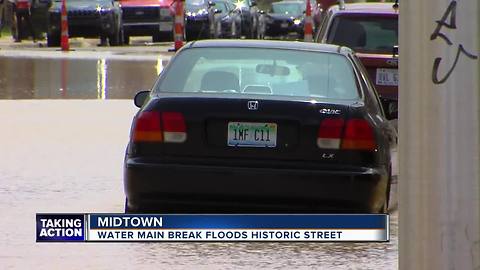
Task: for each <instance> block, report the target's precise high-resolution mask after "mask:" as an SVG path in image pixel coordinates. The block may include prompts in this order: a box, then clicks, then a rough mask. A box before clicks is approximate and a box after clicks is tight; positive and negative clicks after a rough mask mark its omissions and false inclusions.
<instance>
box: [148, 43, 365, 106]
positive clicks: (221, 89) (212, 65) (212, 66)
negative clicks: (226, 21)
mask: <svg viewBox="0 0 480 270" xmlns="http://www.w3.org/2000/svg"><path fill="white" fill-rule="evenodd" d="M154 91H155V92H156V93H161V92H175V93H181V92H184V93H185V92H188V93H191V92H198V93H219V94H222V93H231V94H239V95H243V94H249V95H251V94H261V95H277V96H298V97H318V98H332V99H358V97H359V93H358V88H357V81H356V77H355V75H354V72H353V66H352V63H351V62H350V61H349V60H348V59H347V57H345V56H344V55H340V54H336V53H324V52H311V51H299V50H288V49H263V48H223V47H222V48H192V49H187V50H184V51H182V52H181V53H180V54H178V55H177V56H176V57H175V58H174V60H173V61H172V62H171V63H170V65H169V67H168V69H167V70H166V71H165V72H164V73H162V74H161V75H160V78H159V80H158V81H157V83H156V85H155V87H154Z"/></svg>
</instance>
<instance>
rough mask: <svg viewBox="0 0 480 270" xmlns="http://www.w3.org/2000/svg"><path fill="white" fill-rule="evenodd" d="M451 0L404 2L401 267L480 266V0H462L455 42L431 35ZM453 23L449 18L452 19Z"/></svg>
mask: <svg viewBox="0 0 480 270" xmlns="http://www.w3.org/2000/svg"><path fill="white" fill-rule="evenodd" d="M451 2H454V1H450V0H421V1H420V0H402V1H400V90H399V99H400V100H399V107H400V108H399V109H400V111H399V114H400V115H399V158H400V163H399V170H400V175H399V192H400V194H399V196H400V198H399V227H400V228H399V260H400V261H399V266H400V269H462V270H463V269H480V188H479V187H480V180H479V167H480V166H479V164H480V163H479V121H480V118H479V90H480V89H479V85H478V83H479V61H478V60H472V59H469V58H468V57H466V56H465V55H461V56H460V58H459V60H458V63H457V65H456V68H455V70H454V71H453V72H452V74H451V76H450V78H449V79H448V80H447V81H446V82H445V83H443V84H434V83H433V82H432V67H433V63H434V59H435V58H437V57H441V58H442V61H441V63H440V68H439V77H443V75H444V74H445V73H446V72H447V70H448V69H449V68H450V67H451V66H452V65H453V62H454V60H455V56H456V53H457V49H458V46H459V44H463V46H464V47H465V49H466V50H467V51H469V52H470V53H473V54H475V55H479V54H480V50H479V18H478V16H479V2H478V0H459V1H457V8H456V26H457V29H448V28H446V27H443V28H442V29H441V32H442V33H444V34H445V35H446V36H447V37H448V38H449V39H450V40H451V42H452V43H453V44H452V45H451V46H449V45H448V44H447V43H446V42H445V41H444V40H443V39H442V38H440V37H437V38H436V39H435V40H431V35H432V33H433V32H434V30H435V28H436V27H437V23H436V21H437V20H440V19H441V18H442V16H443V14H444V12H445V11H446V9H447V7H448V6H449V4H450V3H451ZM447 22H449V20H447Z"/></svg>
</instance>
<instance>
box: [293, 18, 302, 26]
mask: <svg viewBox="0 0 480 270" xmlns="http://www.w3.org/2000/svg"><path fill="white" fill-rule="evenodd" d="M293 23H294V24H295V25H299V24H301V23H302V20H300V19H295V20H293Z"/></svg>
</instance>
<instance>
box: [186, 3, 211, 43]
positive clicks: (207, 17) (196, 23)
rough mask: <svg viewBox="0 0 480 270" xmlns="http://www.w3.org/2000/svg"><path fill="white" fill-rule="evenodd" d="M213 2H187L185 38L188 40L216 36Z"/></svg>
mask: <svg viewBox="0 0 480 270" xmlns="http://www.w3.org/2000/svg"><path fill="white" fill-rule="evenodd" d="M214 16H215V14H214V8H213V2H210V1H207V0H187V1H185V36H186V39H187V40H196V39H202V38H211V37H213V35H214V30H215V25H214Z"/></svg>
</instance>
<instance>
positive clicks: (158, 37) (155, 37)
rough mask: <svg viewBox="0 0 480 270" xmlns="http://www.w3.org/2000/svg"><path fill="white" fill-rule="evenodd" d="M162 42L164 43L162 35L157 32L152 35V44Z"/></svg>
mask: <svg viewBox="0 0 480 270" xmlns="http://www.w3.org/2000/svg"><path fill="white" fill-rule="evenodd" d="M160 41H162V34H161V33H160V32H158V31H157V32H155V33H154V34H153V35H152V42H160Z"/></svg>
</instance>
